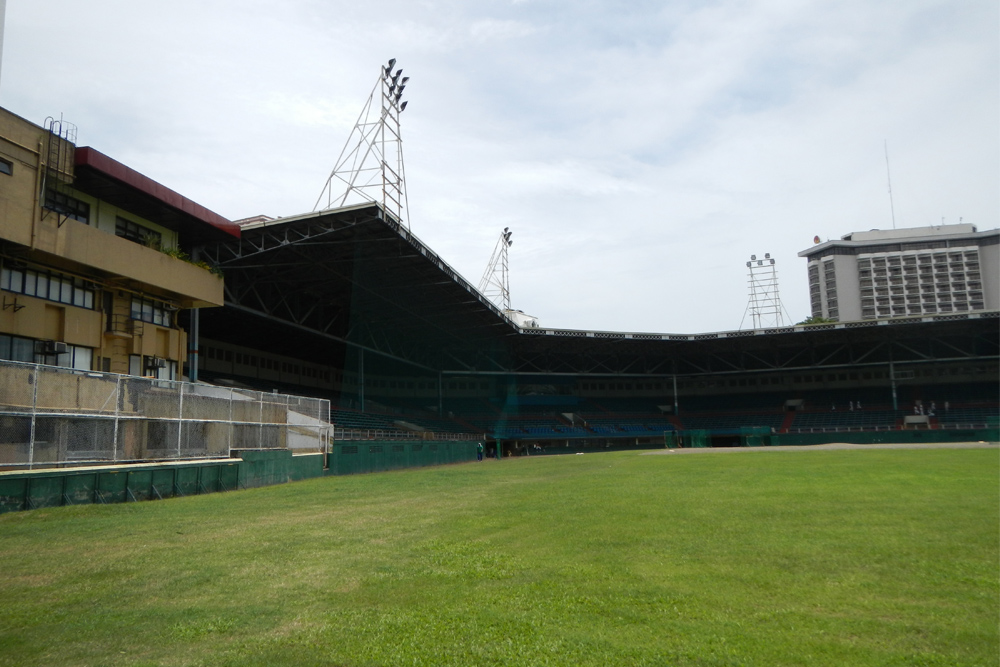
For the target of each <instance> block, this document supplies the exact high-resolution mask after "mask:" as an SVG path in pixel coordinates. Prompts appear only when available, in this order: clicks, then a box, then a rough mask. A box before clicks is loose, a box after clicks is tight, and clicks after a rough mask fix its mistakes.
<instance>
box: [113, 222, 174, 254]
mask: <svg viewBox="0 0 1000 667" xmlns="http://www.w3.org/2000/svg"><path fill="white" fill-rule="evenodd" d="M115 236H120V237H122V238H123V239H127V240H129V241H132V242H134V243H138V244H140V245H144V246H148V247H150V248H157V249H159V248H160V246H161V245H162V244H163V235H162V234H160V232H158V231H156V230H153V229H150V228H149V227H146V226H145V225H140V224H139V223H138V222H132V221H131V220H126V219H125V218H122V217H120V216H119V217H118V218H117V219H116V220H115Z"/></svg>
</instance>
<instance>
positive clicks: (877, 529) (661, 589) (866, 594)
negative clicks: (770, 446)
mask: <svg viewBox="0 0 1000 667" xmlns="http://www.w3.org/2000/svg"><path fill="white" fill-rule="evenodd" d="M998 542H1000V456H998V451H997V450H995V449H993V450H899V451H885V450H879V451H875V450H869V451H815V452H780V451H767V452H759V451H755V452H732V453H724V454H717V453H707V454H687V455H661V456H640V455H637V454H636V453H634V452H621V453H609V454H588V455H586V456H562V457H539V458H530V459H516V460H507V461H503V462H499V463H498V462H485V463H482V464H475V463H473V464H465V465H458V466H449V467H443V468H433V469H419V470H412V471H403V472H396V473H387V474H376V475H359V476H353V477H336V478H325V479H317V480H311V481H307V482H300V483H296V484H288V485H284V486H278V487H270V488H264V489H255V490H249V491H241V492H235V493H228V494H215V495H208V496H201V497H189V498H181V499H176V500H167V501H162V502H159V501H158V502H148V503H139V504H129V505H105V506H98V505H91V506H76V507H66V508H59V509H45V510H36V511H32V512H23V513H15V514H6V515H2V516H0V600H2V602H0V665H60V666H63V665H345V666H347V665H351V666H355V665H392V666H397V665H463V666H464V665H594V666H598V665H600V666H605V665H699V666H709V665H712V666H715V665H719V666H721V665H810V666H812V665H837V666H841V665H852V666H858V665H880V666H881V665H901V666H902V665H924V666H931V665H935V666H936V665H940V666H946V665H947V666H949V667H951V666H954V665H991V666H995V665H996V664H997V662H998V657H1000V648H998V647H1000V637H998V619H1000V564H998V563H1000V544H998Z"/></svg>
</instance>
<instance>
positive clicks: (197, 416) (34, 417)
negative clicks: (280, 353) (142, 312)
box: [0, 361, 331, 468]
mask: <svg viewBox="0 0 1000 667" xmlns="http://www.w3.org/2000/svg"><path fill="white" fill-rule="evenodd" d="M330 430H331V426H330V402H329V401H328V400H325V399H317V398H305V397H301V396H289V395H286V394H273V393H264V392H258V391H250V390H245V389H230V388H227V387H216V386H211V385H203V384H193V383H188V382H173V381H169V380H156V379H151V378H140V377H132V376H126V375H114V374H110V373H95V372H89V371H77V370H72V369H68V368H59V367H55V366H40V365H36V364H26V363H18V362H11V361H0V466H17V467H28V468H30V467H32V466H35V465H42V464H44V465H51V464H63V463H87V462H112V461H115V462H123V461H150V460H169V459H190V458H209V457H220V456H229V455H230V452H231V451H232V450H238V449H291V450H294V451H296V452H301V453H304V452H324V451H327V448H328V441H329V436H330Z"/></svg>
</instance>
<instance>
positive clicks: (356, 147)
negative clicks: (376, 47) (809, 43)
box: [313, 58, 410, 228]
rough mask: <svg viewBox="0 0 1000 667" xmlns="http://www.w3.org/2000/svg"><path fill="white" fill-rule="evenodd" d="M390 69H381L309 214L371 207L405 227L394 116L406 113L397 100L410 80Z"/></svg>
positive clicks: (393, 61)
mask: <svg viewBox="0 0 1000 667" xmlns="http://www.w3.org/2000/svg"><path fill="white" fill-rule="evenodd" d="M395 65H396V59H395V58H392V59H390V60H389V62H388V64H386V65H383V66H382V73H381V74H380V75H379V78H378V81H376V82H375V87H374V88H372V92H371V95H369V96H368V101H367V102H366V103H365V106H364V107H363V108H362V110H361V114H360V115H359V116H358V122H357V123H355V125H354V129H353V130H351V134H350V136H348V138H347V143H346V144H344V148H343V150H341V151H340V157H338V158H337V163H336V164H335V165H334V167H333V171H331V172H330V176H329V178H327V179H326V185H324V186H323V191H322V192H320V195H319V198H318V199H317V200H316V204H315V205H314V206H313V211H321V210H322V211H325V210H327V209H331V208H339V207H341V206H348V205H350V204H355V203H362V202H364V201H370V202H376V203H380V204H382V208H383V209H384V210H385V211H386V212H388V213H391V214H392V215H393V216H394V217H395V218H396V219H397V220H398V221H399V223H400V224H404V225H406V227H407V228H409V226H410V224H409V210H408V208H409V207H408V202H407V198H406V178H405V173H404V170H403V136H402V134H401V133H400V128H399V115H400V114H401V113H402V112H403V110H404V109H406V104H407V103H406V102H401V101H400V98H402V96H403V89H404V88H406V82H407V81H409V80H410V77H408V76H402V74H403V70H402V69H398V70H396V72H395V73H393V71H392V68H393V67H395ZM359 200H360V201H359Z"/></svg>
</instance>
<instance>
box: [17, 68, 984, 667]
mask: <svg viewBox="0 0 1000 667" xmlns="http://www.w3.org/2000/svg"><path fill="white" fill-rule="evenodd" d="M394 62H395V61H390V62H389V64H388V66H383V68H382V74H381V75H380V77H379V80H378V82H377V84H376V87H375V89H374V90H373V93H372V99H370V100H369V105H368V106H369V107H371V108H372V109H374V112H375V117H376V119H377V120H375V121H366V120H364V119H363V120H361V121H359V124H358V128H356V129H357V130H358V131H359V134H360V137H361V139H360V142H359V143H358V144H357V146H353V145H352V144H351V142H350V141H349V142H348V146H347V147H346V148H345V154H346V155H347V156H348V158H349V159H348V160H347V161H345V162H344V163H343V164H347V165H348V166H349V168H344V167H343V165H342V164H340V163H338V167H335V169H334V172H333V174H332V175H331V179H330V181H329V182H328V184H327V185H328V190H329V191H324V195H323V196H321V199H323V197H324V196H325V197H327V201H326V203H325V205H321V203H320V202H318V204H317V207H316V209H315V210H313V211H311V212H309V213H305V214H301V215H294V216H288V217H282V218H274V219H272V218H269V217H266V216H260V217H258V218H255V219H248V220H244V221H238V222H233V221H229V220H226V219H224V218H222V217H221V216H218V215H217V214H215V213H213V212H211V211H209V210H207V209H205V208H204V207H202V206H200V205H198V204H196V203H195V202H192V201H191V200H189V199H187V198H186V197H184V196H183V195H180V194H179V193H176V192H174V191H172V190H170V189H169V188H167V187H165V186H163V185H161V184H159V183H156V182H155V181H153V180H152V179H149V178H148V177H146V176H144V175H142V174H140V173H138V172H136V171H134V170H132V169H131V168H129V167H127V166H126V165H123V164H121V163H119V162H117V161H116V160H114V159H113V158H111V157H109V156H106V155H104V154H102V153H100V152H99V151H97V150H96V149H94V148H91V147H77V146H76V145H75V128H72V127H71V126H68V125H67V124H66V123H64V121H61V120H60V121H56V120H54V119H49V120H48V121H46V123H45V124H43V125H35V124H34V123H31V122H29V121H27V120H25V119H22V118H20V117H18V116H16V115H14V114H13V113H11V112H9V111H6V110H2V109H0V172H2V173H0V179H7V180H6V181H4V183H5V188H4V189H3V190H2V191H0V204H2V206H0V213H2V214H3V215H5V216H6V217H5V218H4V220H3V224H2V225H0V268H2V280H0V293H2V296H3V310H2V311H0V514H2V516H0V536H2V537H0V544H3V545H4V546H3V547H0V563H2V567H3V568H4V571H5V574H6V576H5V583H4V584H2V585H0V590H2V591H3V592H4V594H5V598H6V599H7V600H8V604H6V605H5V607H6V610H5V611H4V612H0V628H3V629H2V630H0V664H5V665H6V664H9V665H21V664H25V665H27V664H63V665H75V664H79V665H84V664H108V665H153V664H157V665H160V664H164V665H166V664H175V665H205V664H219V665H230V664H231V665H237V664H239V665H247V664H260V665H264V664H268V665H273V664H289V665H291V664H316V665H320V664H323V665H402V664H414V665H506V664H510V665H611V664H620V665H654V664H655V665H661V664H663V665H666V664H671V665H719V666H721V665H750V664H774V665H792V664H816V665H840V664H857V665H890V664H893V665H897V664H898V665H981V664H989V663H990V661H991V660H995V658H996V656H997V651H998V647H1000V638H998V632H997V627H996V612H997V609H998V608H1000V607H998V594H1000V590H998V586H997V578H996V575H997V571H996V557H997V554H998V553H1000V547H998V544H997V531H996V526H997V522H998V521H1000V516H998V513H1000V498H998V491H997V488H998V487H997V479H998V476H997V475H998V471H997V469H998V461H997V456H996V454H997V450H996V442H997V441H998V440H1000V396H998V380H997V378H998V377H1000V326H998V325H1000V306H998V305H997V304H998V294H997V292H998V278H997V266H998V262H997V249H998V248H1000V245H998V243H1000V233H998V232H997V231H996V230H994V231H991V232H978V231H976V230H975V229H974V228H971V225H967V226H964V227H970V228H971V229H966V228H964V227H963V228H962V229H947V228H942V229H938V230H936V231H935V232H934V235H933V238H931V239H929V240H928V239H924V238H918V239H916V240H913V239H907V238H902V237H899V238H896V237H893V238H890V239H889V240H888V241H886V242H885V243H884V244H883V245H881V246H879V245H877V244H876V243H875V241H872V240H871V239H865V238H862V236H861V235H859V234H855V235H854V237H855V238H853V239H852V238H850V235H849V236H847V237H844V239H843V241H842V242H830V243H827V244H821V245H817V246H816V247H815V248H813V249H810V250H807V251H803V256H804V257H806V258H807V261H808V262H809V270H810V278H811V286H812V285H814V286H815V289H814V290H813V292H814V293H813V295H812V296H813V315H814V318H812V320H809V321H807V322H808V323H804V324H795V325H792V324H772V325H766V326H753V327H751V328H746V329H741V330H737V331H719V332H704V333H699V334H674V333H650V332H624V331H611V330H600V331H598V330H595V331H590V330H574V329H557V328H548V327H546V326H543V325H542V324H540V323H539V322H538V321H537V320H535V319H533V318H531V317H530V316H526V315H524V313H520V311H513V310H512V309H511V308H510V305H509V303H505V302H504V301H503V299H500V300H498V299H496V298H493V297H492V296H491V295H490V289H489V278H490V270H491V269H496V270H498V271H499V270H500V269H498V268H497V267H499V266H501V265H500V264H497V265H495V266H492V267H491V269H488V271H487V275H486V276H484V283H481V284H480V285H479V286H477V285H473V284H472V283H470V282H469V281H468V280H467V279H466V278H464V277H463V276H461V275H460V274H459V273H458V272H457V271H455V270H454V269H453V268H452V267H451V266H450V265H449V264H448V262H447V261H446V260H445V258H443V257H441V256H440V255H439V254H438V253H437V252H435V251H434V250H433V249H432V248H430V247H429V246H428V245H427V244H425V243H424V242H422V241H421V240H420V239H419V238H418V237H417V236H416V235H414V234H413V232H412V231H411V230H410V228H409V226H408V224H407V220H406V218H407V213H406V206H405V201H406V193H405V184H404V180H403V169H402V152H401V148H399V152H398V155H397V154H393V155H391V156H390V155H387V154H379V155H376V156H375V157H376V158H377V160H376V162H377V164H378V165H379V167H378V168H377V169H376V170H375V172H374V174H373V173H370V172H368V171H366V167H364V165H363V164H361V162H359V161H358V155H361V154H362V153H363V151H359V149H358V147H359V146H360V147H361V148H364V147H365V146H367V148H368V151H369V152H372V151H373V150H374V148H373V147H375V146H378V147H379V150H382V151H385V145H386V144H389V145H390V146H391V144H392V143H393V141H397V142H398V141H400V140H399V137H400V132H399V115H400V113H401V112H402V111H403V109H405V102H403V101H401V93H402V89H401V85H402V84H400V83H399V81H398V79H399V75H398V73H397V74H396V75H395V77H394V76H393V66H394ZM403 83H405V80H404V81H403ZM397 91H398V92H397ZM373 100H374V102H373ZM367 108H368V107H366V109H367ZM379 112H381V113H380V114H379ZM373 136H378V137H380V138H379V139H378V141H375V140H373V139H372V137H373ZM385 136H389V137H390V140H386V139H385ZM392 137H395V139H392ZM365 142H368V143H367V144H366V143H365ZM352 146H353V147H352ZM352 155H353V156H354V157H353V158H351V157H350V156H352ZM366 155H367V154H366ZM390 158H391V159H390ZM352 159H353V160H354V161H353V162H351V160H352ZM393 160H397V161H396V162H394V161H393ZM362 162H363V161H362ZM390 165H393V166H390ZM345 174H346V176H345ZM338 183H341V184H342V185H344V184H346V187H345V188H344V189H345V190H346V192H347V193H348V194H352V193H353V194H354V195H357V197H356V199H360V201H348V199H347V198H346V196H345V197H343V198H340V199H337V197H339V194H338V193H339V192H340V191H339V190H337V191H336V192H335V186H336V185H337V184H338ZM366 188H369V189H367V190H366ZM372 192H374V193H375V194H374V195H373V194H371V193H372ZM506 231H507V230H505V233H506ZM505 238H506V239H509V235H508V236H506V237H505V236H504V235H501V239H500V242H499V243H498V248H500V249H501V250H502V251H503V252H505V251H506V247H505V246H504V240H505ZM499 256H500V255H497V257H499ZM504 257H505V256H504ZM846 259H850V261H853V262H856V264H853V265H851V266H852V267H856V268H853V269H851V270H853V271H854V272H855V273H854V274H853V275H854V278H853V280H854V281H855V283H858V282H859V281H860V283H861V286H860V295H861V296H860V298H859V301H858V304H859V305H858V307H857V308H858V314H857V315H856V316H852V315H849V314H847V309H848V305H847V301H848V300H847V296H846V292H847V291H848V288H849V282H850V281H849V280H847V279H845V278H843V277H839V276H841V274H836V275H837V276H838V277H839V282H838V283H837V285H838V286H839V289H840V299H839V300H840V305H839V306H838V304H837V292H836V291H835V290H834V289H833V288H832V287H831V286H832V285H833V280H832V278H831V277H830V276H833V275H835V272H836V271H843V270H844V269H843V266H841V265H840V264H836V263H837V262H842V261H845V260H846ZM880 262H881V264H880ZM862 264H863V266H862ZM814 268H815V270H814ZM502 269H503V272H505V271H506V263H505V258H504V263H503V264H502ZM925 269H926V270H925ZM824 272H825V274H824ZM866 272H867V273H866ZM844 275H847V274H844ZM820 276H824V278H825V280H824V281H821V280H820ZM503 277H504V276H502V277H501V281H500V283H499V285H500V287H501V293H502V292H503V288H504V283H503ZM814 277H815V280H812V279H813V278H814ZM865 280H869V281H870V285H871V287H870V289H869V291H868V293H867V294H866V291H865V290H866V287H865V284H864V281H865ZM880 280H881V281H882V282H879V281H880ZM484 284H486V285H487V287H486V288H484V287H483V285H484ZM924 285H929V286H931V289H923V286H924ZM927 295H930V297H931V298H928V297H927ZM866 299H867V301H866ZM868 304H870V305H868ZM838 308H839V313H838ZM866 308H867V310H866ZM841 314H842V315H843V318H841V316H840V315H841ZM362 473H365V474H362ZM291 482H294V483H291ZM146 501H156V502H146ZM161 501H162V502H161ZM24 510H31V511H24Z"/></svg>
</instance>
